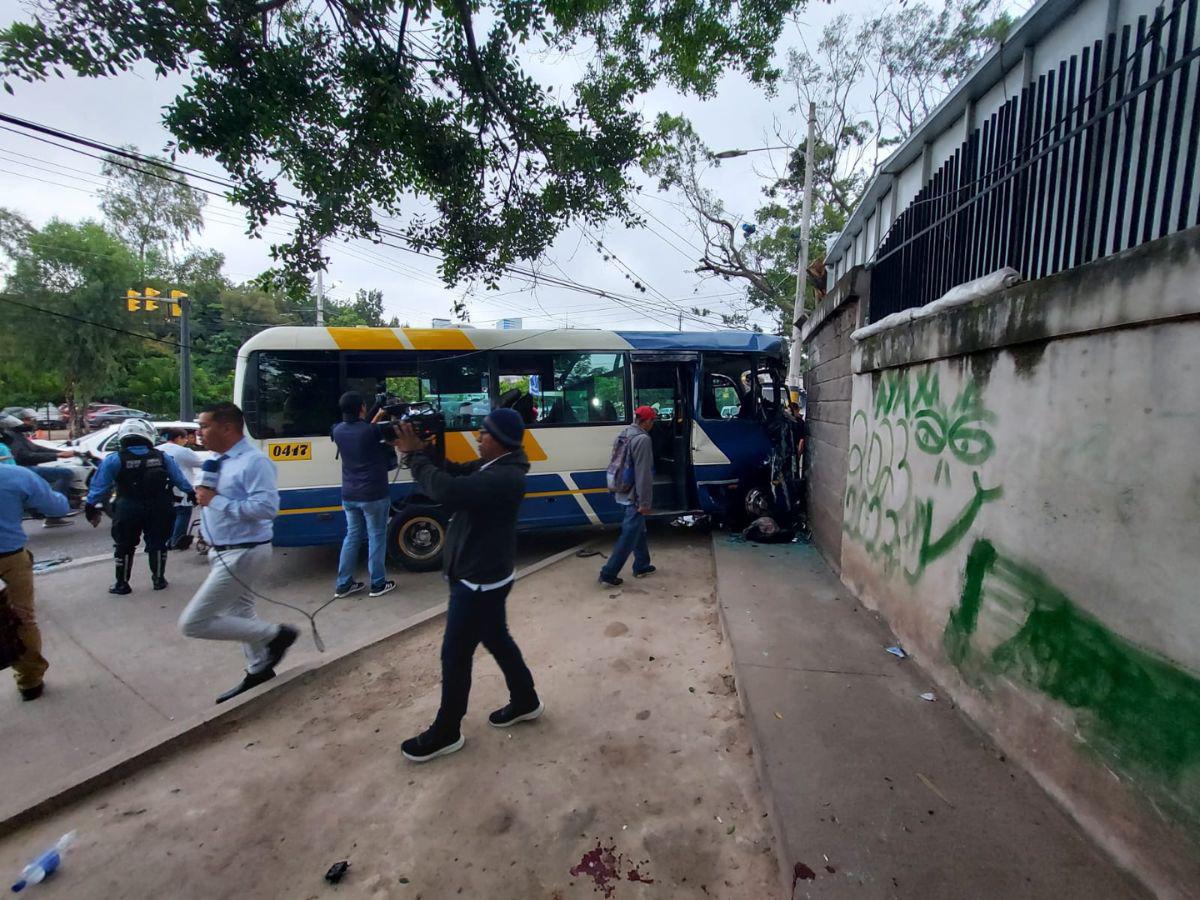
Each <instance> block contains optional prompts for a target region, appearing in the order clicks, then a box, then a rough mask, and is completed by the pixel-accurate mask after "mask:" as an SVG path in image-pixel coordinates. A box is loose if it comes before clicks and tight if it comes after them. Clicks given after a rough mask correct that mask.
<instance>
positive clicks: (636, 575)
mask: <svg viewBox="0 0 1200 900" xmlns="http://www.w3.org/2000/svg"><path fill="white" fill-rule="evenodd" d="M657 571H658V569H657V568H655V567H654V566H646V568H644V569H638V571H636V572H634V573H633V577H634V578H645V577H646V576H647V575H652V574H653V573H655V572H657Z"/></svg>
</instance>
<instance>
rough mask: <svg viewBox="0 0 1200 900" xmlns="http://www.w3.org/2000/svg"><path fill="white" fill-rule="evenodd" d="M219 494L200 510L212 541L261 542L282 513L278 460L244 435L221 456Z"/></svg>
mask: <svg viewBox="0 0 1200 900" xmlns="http://www.w3.org/2000/svg"><path fill="white" fill-rule="evenodd" d="M220 463H221V468H220V471H219V472H218V476H217V494H216V496H215V497H213V498H212V501H211V502H210V503H209V504H208V506H206V507H204V510H203V512H201V514H200V517H201V518H200V523H201V527H202V528H203V529H204V531H203V534H204V539H205V540H206V541H208V543H210V544H221V545H229V544H259V543H264V542H266V541H269V540H271V523H272V522H273V521H274V519H275V516H276V515H278V513H279V490H278V488H277V487H276V486H275V464H274V463H273V462H271V460H269V459H267V455H266V454H265V453H263V452H262V451H261V450H259V449H258V448H257V447H255V446H254V445H253V444H251V443H250V442H249V441H248V440H246V439H245V438H242V439H241V440H240V441H238V442H237V443H236V444H234V445H233V447H231V448H230V449H229V451H228V452H227V453H226V454H225V455H224V456H222V457H221V458H220Z"/></svg>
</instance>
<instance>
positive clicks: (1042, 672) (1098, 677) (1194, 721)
mask: <svg viewBox="0 0 1200 900" xmlns="http://www.w3.org/2000/svg"><path fill="white" fill-rule="evenodd" d="M943 644H944V646H945V649H946V654H947V655H948V656H949V658H950V660H951V661H952V662H953V663H954V664H955V665H956V666H958V668H959V669H960V670H961V671H962V672H963V673H964V674H965V675H966V676H967V677H968V678H970V679H972V680H976V681H978V680H979V679H980V678H981V677H982V676H997V675H1002V676H1006V677H1009V678H1012V679H1018V680H1020V681H1022V682H1024V683H1025V684H1026V685H1028V686H1030V687H1032V688H1035V689H1036V690H1038V691H1040V692H1042V693H1044V694H1046V695H1047V696H1049V697H1052V698H1054V699H1055V700H1057V701H1059V702H1060V703H1063V704H1065V705H1067V706H1069V707H1071V708H1072V709H1074V710H1076V711H1077V720H1078V722H1077V724H1078V727H1079V729H1080V731H1081V732H1082V733H1083V735H1084V737H1085V738H1086V739H1087V742H1088V744H1089V745H1090V746H1092V747H1094V748H1095V749H1097V750H1099V751H1100V752H1101V753H1103V755H1104V756H1105V757H1106V758H1107V759H1108V760H1109V761H1110V764H1112V765H1113V767H1114V768H1117V769H1119V770H1123V771H1125V772H1127V773H1130V774H1134V775H1136V774H1139V773H1150V774H1152V775H1154V776H1156V777H1157V779H1159V780H1160V781H1161V780H1164V779H1165V780H1166V781H1168V782H1169V783H1170V784H1169V785H1168V794H1169V796H1170V797H1171V798H1173V800H1174V801H1179V802H1180V803H1181V804H1182V806H1183V808H1184V809H1185V810H1188V811H1189V812H1190V813H1191V814H1192V815H1200V796H1198V794H1200V784H1197V782H1196V779H1195V778H1194V777H1193V778H1191V779H1185V777H1184V776H1185V775H1187V774H1189V773H1194V772H1195V771H1196V770H1195V767H1196V765H1197V764H1198V763H1200V679H1197V678H1196V677H1195V676H1194V675H1192V674H1191V673H1189V672H1187V671H1185V670H1183V669H1181V668H1180V667H1178V666H1176V665H1174V664H1172V663H1171V662H1170V661H1169V660H1167V659H1164V658H1162V657H1160V656H1158V655H1156V654H1154V653H1151V652H1149V651H1147V650H1145V649H1143V648H1141V647H1139V646H1137V645H1136V644H1134V643H1133V642H1131V641H1129V640H1127V639H1125V638H1123V637H1121V636H1119V635H1117V634H1114V633H1113V632H1112V631H1111V630H1109V629H1108V628H1106V627H1105V626H1104V625H1103V624H1102V623H1101V622H1099V621H1098V620H1097V619H1096V618H1095V617H1093V616H1092V615H1090V614H1089V613H1087V612H1085V611H1083V610H1081V609H1079V608H1078V607H1077V606H1075V604H1074V603H1072V602H1071V601H1070V600H1069V599H1068V598H1067V596H1066V595H1065V594H1064V593H1063V592H1062V591H1061V590H1059V589H1058V588H1057V587H1055V586H1054V585H1053V584H1052V583H1051V582H1050V580H1049V579H1048V578H1046V576H1045V575H1043V574H1042V573H1041V572H1040V571H1038V570H1037V569H1036V568H1034V567H1032V566H1029V565H1025V564H1022V563H1020V562H1016V561H1014V560H1012V559H1010V558H1008V557H1006V556H1005V555H1004V554H1002V553H1000V552H998V551H997V550H996V548H995V547H994V546H993V545H992V543H991V542H990V541H987V540H979V541H976V542H975V543H974V545H973V546H972V548H971V552H970V553H969V554H968V556H967V564H966V572H965V576H964V579H963V590H962V598H961V603H960V604H959V606H958V608H957V609H956V610H955V611H954V612H952V613H951V614H950V619H949V622H948V623H947V624H946V629H945V632H944V633H943Z"/></svg>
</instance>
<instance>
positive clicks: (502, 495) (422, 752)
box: [396, 409, 544, 762]
mask: <svg viewBox="0 0 1200 900" xmlns="http://www.w3.org/2000/svg"><path fill="white" fill-rule="evenodd" d="M524 435H525V424H524V422H523V421H522V419H521V416H520V414H519V413H517V412H515V411H514V410H511V409H497V410H494V411H493V412H492V413H491V414H490V415H489V416H488V417H487V418H486V419H484V420H483V428H482V430H481V431H480V434H479V457H480V458H479V460H477V461H475V462H470V463H443V464H442V465H440V466H439V465H438V464H437V463H435V462H434V461H433V460H432V459H431V458H430V457H429V456H428V454H427V453H426V447H425V444H424V442H423V441H422V440H421V439H420V438H419V437H418V436H417V434H416V432H415V431H414V430H413V427H412V426H411V425H410V424H408V423H404V424H402V425H401V426H400V439H399V440H398V441H397V443H396V446H397V447H398V448H399V449H400V450H401V451H403V452H405V453H408V454H409V457H408V465H409V467H410V468H411V469H412V476H413V480H414V481H415V482H416V483H417V485H418V486H419V487H420V489H421V492H422V493H423V494H425V495H426V496H427V497H429V498H430V499H432V500H434V501H436V502H438V503H440V504H442V505H443V506H444V507H445V508H446V509H448V510H450V511H451V513H452V514H453V516H452V518H451V519H450V528H449V530H448V531H447V532H446V546H445V548H444V550H443V552H442V558H443V570H444V572H445V576H446V580H447V581H449V582H450V606H449V608H448V609H447V611H446V634H445V637H444V638H443V639H442V704H441V707H440V708H439V709H438V714H437V718H436V719H434V722H433V725H431V726H430V727H429V728H428V729H427V730H426V731H424V732H422V733H421V734H419V735H417V736H416V737H414V738H410V739H409V740H407V741H405V742H404V743H403V744H401V745H400V750H401V752H402V753H403V754H404V755H405V756H406V757H407V758H408V759H411V760H412V761H413V762H425V761H426V760H430V759H433V758H434V757H436V756H444V755H446V754H448V753H454V752H455V751H456V750H461V749H462V746H463V743H464V739H463V736H462V731H461V727H460V726H461V723H462V719H463V716H465V715H466V712H467V699H468V697H469V696H470V693H471V661H472V658H473V657H474V655H475V648H476V647H477V646H478V645H479V644H483V646H484V647H486V648H487V649H488V652H489V653H491V654H492V656H494V657H495V658H496V662H497V664H499V666H500V670H501V671H502V672H503V673H504V681H505V683H506V684H507V685H508V693H509V702H508V705H507V706H505V707H503V708H501V709H498V710H496V711H495V712H493V713H492V714H491V715H490V716H488V721H489V722H490V723H491V724H492V725H494V726H496V727H497V728H505V727H507V726H509V725H513V724H516V723H517V722H527V721H530V720H532V719H536V718H537V717H538V716H540V715H541V714H542V710H543V708H544V707H543V705H542V702H541V701H540V700H539V699H538V695H537V691H536V690H534V687H533V676H532V675H531V674H530V672H529V667H528V666H526V665H525V660H524V659H523V658H522V657H521V650H520V648H518V647H517V644H516V642H515V641H514V640H513V639H512V635H510V634H509V633H508V625H507V622H506V616H505V601H506V600H507V598H508V592H509V591H510V590H511V589H512V584H513V577H514V574H515V573H514V560H515V557H516V553H517V513H518V510H519V509H520V506H521V499H522V498H523V497H524V496H525V473H526V472H528V471H529V460H528V459H527V458H526V457H525V451H524V450H522V449H521V442H522V439H523V438H524Z"/></svg>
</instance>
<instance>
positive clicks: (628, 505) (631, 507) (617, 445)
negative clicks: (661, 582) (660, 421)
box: [600, 406, 658, 587]
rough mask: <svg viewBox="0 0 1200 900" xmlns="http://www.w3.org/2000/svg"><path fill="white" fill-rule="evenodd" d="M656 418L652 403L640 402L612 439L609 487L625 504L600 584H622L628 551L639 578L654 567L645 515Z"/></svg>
mask: <svg viewBox="0 0 1200 900" xmlns="http://www.w3.org/2000/svg"><path fill="white" fill-rule="evenodd" d="M657 418H658V412H657V411H656V410H655V409H654V407H652V406H639V407H638V408H637V409H635V410H634V411H633V424H632V425H628V426H626V427H625V429H624V430H623V431H622V432H621V433H620V434H618V435H617V439H616V440H615V441H613V452H612V461H611V462H610V463H609V466H608V489H609V490H610V491H612V492H613V494H614V496H615V497H616V501H617V502H618V503H620V504H621V505H622V506H624V507H625V518H624V519H623V520H622V521H621V535H620V537H618V538H617V544H616V546H615V547H613V551H612V554H611V555H610V556H609V558H608V562H606V563H605V564H604V567H603V568H602V569H601V570H600V583H601V584H608V585H612V586H613V587H616V586H617V585H619V584H621V582H622V581H623V579H622V578H621V577H620V574H621V569H622V567H624V565H625V560H627V559H629V554H631V553H632V554H633V577H634V578H642V577H644V576H646V575H649V574H650V573H651V572H653V571H654V566H652V565H650V548H649V546H648V545H647V544H646V519H645V516H646V515H648V514H649V512H650V502H651V499H652V497H653V493H654V447H653V445H652V444H651V443H650V429H651V428H653V427H654V420H655V419H657Z"/></svg>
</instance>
